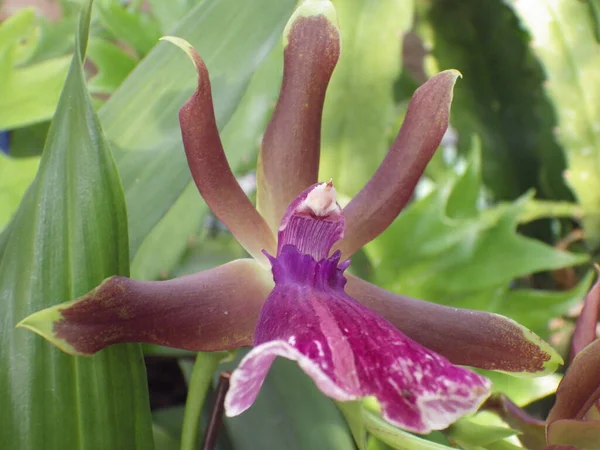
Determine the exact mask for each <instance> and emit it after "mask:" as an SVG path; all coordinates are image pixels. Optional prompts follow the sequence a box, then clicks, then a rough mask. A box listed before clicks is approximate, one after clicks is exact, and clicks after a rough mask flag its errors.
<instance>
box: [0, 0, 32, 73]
mask: <svg viewBox="0 0 600 450" xmlns="http://www.w3.org/2000/svg"><path fill="white" fill-rule="evenodd" d="M35 20H36V17H35V11H34V9H33V8H23V9H21V10H19V11H17V12H15V13H14V14H13V15H11V16H9V17H8V18H7V19H6V20H4V21H3V22H2V23H1V24H0V52H3V51H5V50H6V49H7V48H10V47H14V49H15V55H14V57H15V61H14V62H15V64H21V63H23V62H25V61H26V60H27V59H28V58H29V57H30V56H31V54H32V52H33V51H34V50H35V47H36V45H37V42H38V33H37V30H36V27H35ZM10 69H11V66H4V67H2V70H10Z"/></svg>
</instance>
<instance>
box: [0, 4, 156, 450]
mask: <svg viewBox="0 0 600 450" xmlns="http://www.w3.org/2000/svg"><path fill="white" fill-rule="evenodd" d="M90 12H91V3H90V4H88V6H87V7H85V8H84V10H83V13H82V16H81V22H80V26H79V32H78V36H77V45H76V54H75V56H74V58H73V61H72V63H71V67H70V69H69V73H68V77H67V81H66V84H65V86H64V89H63V92H62V94H61V98H60V101H59V104H58V107H57V112H56V115H55V118H54V120H53V123H52V126H51V128H50V131H49V133H48V139H47V143H46V146H45V149H44V153H43V157H42V160H41V162H40V168H39V171H38V174H37V176H36V179H35V181H34V183H33V185H32V187H31V188H30V189H29V191H28V192H27V194H26V196H25V199H24V200H23V202H22V204H21V206H20V208H19V210H18V211H17V214H16V216H15V219H14V222H13V223H12V225H11V233H10V236H9V241H8V244H7V248H6V251H5V254H4V256H3V258H2V261H1V262H0V317H2V319H1V320H2V324H1V325H0V341H1V342H2V346H0V366H1V367H2V370H1V371H0V392H2V395H1V396H0V421H1V422H2V426H1V427H0V448H3V449H4V448H6V449H8V448H14V449H32V450H33V449H45V450H46V449H48V450H52V449H57V450H58V449H61V450H64V449H127V450H129V449H131V450H135V449H139V450H148V449H152V448H153V442H152V429H151V420H150V412H149V404H148V392H147V388H146V379H145V369H144V364H143V360H142V354H141V350H140V348H139V346H138V345H122V346H116V347H114V348H111V349H109V350H107V351H104V352H102V353H100V354H98V355H96V356H94V357H92V358H85V359H84V358H73V357H71V356H68V355H65V354H63V353H61V352H60V351H58V350H57V349H55V348H53V347H51V346H50V345H48V344H47V343H46V342H45V341H44V340H42V339H41V338H39V337H38V336H36V335H34V334H33V333H31V332H29V331H27V330H24V329H15V325H16V323H17V322H18V321H19V320H20V319H22V318H24V317H26V316H28V315H29V314H31V313H33V312H35V311H38V310H40V309H43V308H46V307H48V306H51V305H54V304H57V303H59V302H61V301H64V300H68V299H71V298H74V297H77V296H79V295H81V294H83V293H85V292H87V291H88V290H90V289H91V288H93V287H94V286H96V285H97V284H98V283H100V282H101V281H102V280H103V279H104V278H105V277H108V276H110V275H112V274H122V275H127V273H128V265H129V257H128V243H127V220H126V211H125V203H124V198H123V191H122V189H121V185H120V182H119V178H118V175H117V171H116V166H115V163H114V161H113V159H112V156H111V155H110V150H109V147H108V144H107V142H106V140H105V138H104V136H103V134H102V131H101V129H100V125H99V122H98V119H97V117H96V115H95V113H94V111H93V109H92V106H91V103H90V98H89V96H88V93H87V91H86V88H85V77H84V73H83V68H82V61H83V55H84V54H85V49H86V45H87V38H88V29H89V20H90Z"/></svg>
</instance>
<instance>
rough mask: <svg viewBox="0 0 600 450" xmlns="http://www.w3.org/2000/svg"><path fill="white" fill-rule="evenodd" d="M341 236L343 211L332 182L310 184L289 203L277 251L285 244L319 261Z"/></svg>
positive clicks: (282, 222) (281, 226) (282, 223)
mask: <svg viewBox="0 0 600 450" xmlns="http://www.w3.org/2000/svg"><path fill="white" fill-rule="evenodd" d="M343 236H344V215H343V214H342V209H341V208H340V206H339V205H338V204H337V202H336V193H335V188H334V187H333V183H332V182H329V183H321V184H313V185H312V186H310V187H309V188H307V189H305V190H304V191H303V192H302V193H301V194H300V195H299V196H298V197H297V198H296V200H294V201H293V202H292V204H291V205H290V206H289V207H288V209H287V211H286V213H285V215H284V216H283V219H282V220H281V225H280V226H279V230H278V240H277V254H278V255H279V253H280V252H281V249H282V248H283V247H284V246H286V245H293V246H294V247H296V248H297V249H298V251H299V252H300V253H303V254H305V255H310V256H312V257H313V258H314V259H315V260H317V261H320V260H321V259H323V258H327V256H329V251H330V250H331V247H332V246H333V244H335V243H336V242H337V241H339V240H340V239H341V238H342V237H343Z"/></svg>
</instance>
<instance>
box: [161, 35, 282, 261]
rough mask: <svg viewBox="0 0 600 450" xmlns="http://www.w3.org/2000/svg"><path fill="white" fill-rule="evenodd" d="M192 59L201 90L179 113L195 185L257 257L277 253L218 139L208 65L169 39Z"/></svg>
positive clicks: (185, 46)
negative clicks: (264, 250)
mask: <svg viewBox="0 0 600 450" xmlns="http://www.w3.org/2000/svg"><path fill="white" fill-rule="evenodd" d="M163 39H166V40H168V41H170V42H172V43H174V44H175V45H177V46H178V47H180V48H181V49H182V50H183V51H185V53H186V54H187V55H188V56H189V57H190V59H191V60H192V62H193V63H194V65H195V66H196V70H197V71H198V87H197V88H196V92H195V93H194V95H193V96H192V97H191V98H190V99H189V100H188V101H187V102H186V104H185V105H183V107H182V108H181V110H180V111H179V123H180V125H181V135H182V138H183V145H184V147H185V153H186V156H187V160H188V165H189V166H190V170H191V172H192V177H193V178H194V181H195V182H196V186H197V187H198V190H199V191H200V194H201V195H202V198H204V201H206V203H207V204H208V206H209V207H210V209H211V210H212V212H213V213H214V214H215V215H216V216H217V217H218V218H219V219H221V220H222V221H223V223H225V225H227V228H229V230H230V231H231V232H232V233H233V235H234V236H235V238H236V239H237V240H238V242H239V243H240V244H242V246H243V247H244V248H245V249H246V250H247V251H248V253H250V254H251V255H252V256H253V257H254V258H256V259H258V260H263V261H264V255H263V254H262V250H263V249H266V250H267V251H274V249H275V236H274V235H273V233H272V232H271V230H270V229H269V226H268V225H267V223H266V222H265V220H264V219H263V218H262V216H261V215H260V214H259V213H258V211H257V210H256V208H255V207H254V205H253V204H252V202H251V201H250V199H248V197H247V196H246V194H245V193H244V191H243V190H242V188H241V187H240V185H239V184H238V182H237V180H236V179H235V177H234V175H233V173H232V172H231V168H230V167H229V163H228V162H227V158H226V156H225V152H224V151H223V145H222V144H221V138H220V137H219V130H218V128H217V123H216V120H215V114H214V110H213V103H212V94H211V90H210V79H209V76H208V70H207V69H206V65H205V64H204V62H203V61H202V59H201V58H200V56H199V55H198V53H197V52H196V50H194V48H193V47H192V46H191V45H190V44H189V43H188V42H186V41H184V40H183V39H179V38H174V37H166V38H163Z"/></svg>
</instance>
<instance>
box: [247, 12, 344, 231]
mask: <svg viewBox="0 0 600 450" xmlns="http://www.w3.org/2000/svg"><path fill="white" fill-rule="evenodd" d="M284 39H285V50H284V63H283V82H282V85H281V92H280V94H279V100H278V102H277V105H276V107H275V111H274V112H273V117H272V118H271V121H270V122H269V125H268V126H267V129H266V131H265V136H264V138H263V142H262V149H261V152H260V157H259V164H258V170H257V184H258V190H257V198H258V207H259V209H260V212H261V213H262V214H263V216H264V217H265V219H266V220H267V222H268V223H269V225H270V226H271V228H272V229H273V230H276V229H277V227H278V225H279V222H280V220H281V217H282V216H283V213H284V211H285V209H286V208H287V206H288V205H289V204H290V203H291V202H292V201H293V200H294V198H295V197H296V196H297V195H298V194H299V193H300V192H302V190H304V189H306V188H307V187H308V186H310V185H311V184H313V183H315V182H316V181H317V175H318V171H319V154H320V141H321V115H322V111H323V101H324V99H325V91H326V89H327V84H328V83H329V79H330V78H331V74H332V72H333V69H334V67H335V65H336V63H337V60H338V57H339V54H340V38H339V33H338V29H337V25H336V18H335V10H334V9H333V6H332V4H331V3H330V2H328V1H321V0H311V1H305V2H304V3H303V4H302V5H300V7H299V8H298V9H297V11H296V12H295V13H294V15H293V16H292V18H291V19H290V21H289V23H288V26H287V27H286V31H285V34H284Z"/></svg>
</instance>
